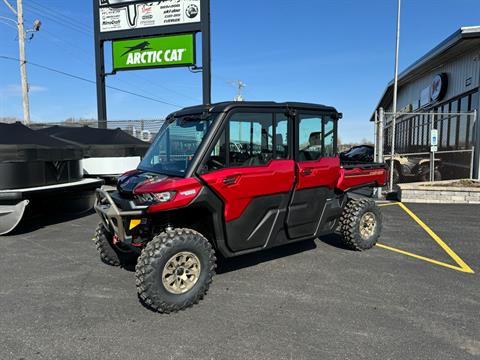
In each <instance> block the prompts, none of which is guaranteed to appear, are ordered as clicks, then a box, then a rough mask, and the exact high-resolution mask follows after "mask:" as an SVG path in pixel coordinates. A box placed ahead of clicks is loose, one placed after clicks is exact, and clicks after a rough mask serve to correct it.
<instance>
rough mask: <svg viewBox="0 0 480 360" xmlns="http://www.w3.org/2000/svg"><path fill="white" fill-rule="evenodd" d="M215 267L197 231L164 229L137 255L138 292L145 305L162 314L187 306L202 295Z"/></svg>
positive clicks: (209, 252) (205, 243) (213, 258)
mask: <svg viewBox="0 0 480 360" xmlns="http://www.w3.org/2000/svg"><path fill="white" fill-rule="evenodd" d="M215 268H216V258H215V253H214V251H213V249H212V246H211V244H210V243H209V242H208V240H207V239H205V238H204V237H203V236H202V235H201V234H200V233H198V232H196V231H194V230H190V229H175V230H169V231H166V232H163V233H161V234H159V235H157V236H156V237H155V238H154V239H153V240H152V241H150V242H149V243H148V245H147V246H146V247H145V248H144V249H143V251H142V254H141V255H140V257H139V258H138V262H137V267H136V272H135V277H136V284H137V291H138V295H139V297H140V299H141V300H142V301H143V302H144V303H145V304H146V305H147V306H148V307H150V308H151V309H153V310H155V311H158V312H161V313H170V312H176V311H179V310H183V309H186V308H188V307H190V306H192V305H194V304H196V303H198V302H199V301H200V300H201V299H202V298H203V297H204V295H205V294H206V292H207V290H208V288H209V286H210V283H211V282H212V277H213V276H214V274H215Z"/></svg>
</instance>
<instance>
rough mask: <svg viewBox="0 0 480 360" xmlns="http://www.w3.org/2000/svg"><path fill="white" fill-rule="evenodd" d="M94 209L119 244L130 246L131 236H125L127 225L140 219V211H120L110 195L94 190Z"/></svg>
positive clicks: (101, 190)
mask: <svg viewBox="0 0 480 360" xmlns="http://www.w3.org/2000/svg"><path fill="white" fill-rule="evenodd" d="M94 209H95V211H96V212H97V214H98V215H99V216H100V218H101V219H102V222H103V224H104V225H105V227H106V228H107V229H110V230H111V231H113V233H114V234H115V235H116V236H117V237H118V240H119V241H120V242H122V243H125V244H132V236H131V235H128V234H127V230H126V229H127V226H128V225H127V224H128V223H129V221H130V219H132V218H136V219H140V218H142V216H143V211H142V210H128V211H123V210H120V209H119V208H118V206H117V205H116V204H115V201H113V199H112V197H111V195H110V194H109V193H108V192H107V191H105V190H104V189H97V190H96V197H95V205H94Z"/></svg>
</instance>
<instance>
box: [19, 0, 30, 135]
mask: <svg viewBox="0 0 480 360" xmlns="http://www.w3.org/2000/svg"><path fill="white" fill-rule="evenodd" d="M17 18H18V47H19V50H20V76H21V78H22V105H23V121H24V124H25V125H27V126H28V125H30V100H29V98H28V81H27V61H26V60H27V58H26V56H25V29H24V26H23V0H17Z"/></svg>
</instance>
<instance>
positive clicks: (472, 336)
mask: <svg viewBox="0 0 480 360" xmlns="http://www.w3.org/2000/svg"><path fill="white" fill-rule="evenodd" d="M406 205H407V209H408V210H410V211H411V213H412V214H413V215H414V216H412V215H411V214H409V213H408V212H407V211H406V210H405V209H404V208H402V207H401V206H400V205H390V206H385V207H382V211H383V214H384V220H385V221H384V231H383V235H382V238H381V245H380V246H377V247H376V248H374V249H372V250H370V251H367V252H363V253H357V252H353V251H349V250H346V249H344V248H342V247H341V246H340V245H339V242H338V237H337V236H328V237H325V238H322V239H320V240H316V241H314V242H313V241H311V242H305V243H301V244H294V245H292V246H287V247H282V248H278V249H274V250H272V251H267V252H264V253H261V254H256V255H250V256H245V257H240V258H236V259H232V260H228V261H222V263H221V264H220V271H219V272H220V273H219V274H218V275H217V276H216V277H215V278H214V282H213V284H212V286H211V288H210V291H209V293H208V295H207V296H206V298H205V299H204V300H203V301H202V302H201V303H200V304H199V305H197V306H195V307H193V308H191V309H188V310H186V311H183V312H181V313H178V314H173V315H161V314H157V313H153V312H151V311H150V310H147V309H146V308H144V307H143V306H142V305H141V304H140V302H139V301H138V299H137V296H136V291H135V283H134V273H133V272H131V271H127V270H125V269H119V268H114V267H109V266H107V265H104V264H103V263H101V262H100V260H99V259H98V256H97V253H96V250H95V246H94V244H93V242H92V241H90V240H91V238H92V234H93V231H94V228H95V225H96V222H97V217H96V215H94V214H93V215H88V216H84V217H81V218H77V219H73V220H69V221H64V222H60V223H52V224H50V225H46V226H36V225H35V224H34V225H32V226H31V227H29V228H28V227H27V228H24V229H23V230H21V231H20V232H19V233H17V234H16V235H13V236H7V237H1V238H0V309H1V310H0V359H2V360H7V359H479V358H480V279H479V273H480V264H479V259H480V241H479V235H478V232H479V229H480V226H479V220H480V206H476V205H470V206H467V205H421V204H406ZM415 216H416V217H417V219H418V220H420V223H419V222H418V221H416V220H415V219H414V217H415ZM421 224H423V225H425V226H426V228H425V227H422V225H421ZM37 225H38V224H37ZM428 229H430V231H429V230H428ZM34 230H35V231H34ZM432 233H433V235H435V236H433V235H432ZM439 239H440V241H438V240H439ZM472 272H474V273H472Z"/></svg>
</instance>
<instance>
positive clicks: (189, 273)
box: [162, 251, 201, 294]
mask: <svg viewBox="0 0 480 360" xmlns="http://www.w3.org/2000/svg"><path fill="white" fill-rule="evenodd" d="M200 271H201V265H200V260H199V259H198V257H197V256H196V255H195V254H193V253H191V252H188V251H183V252H179V253H178V254H176V255H174V256H172V257H171V258H170V259H169V260H168V261H167V263H166V264H165V267H164V268H163V273H162V282H163V286H164V287H165V289H167V291H168V292H170V293H172V294H184V293H186V292H187V291H189V290H191V289H192V288H193V287H194V286H195V284H196V283H197V281H198V278H199V276H200Z"/></svg>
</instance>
